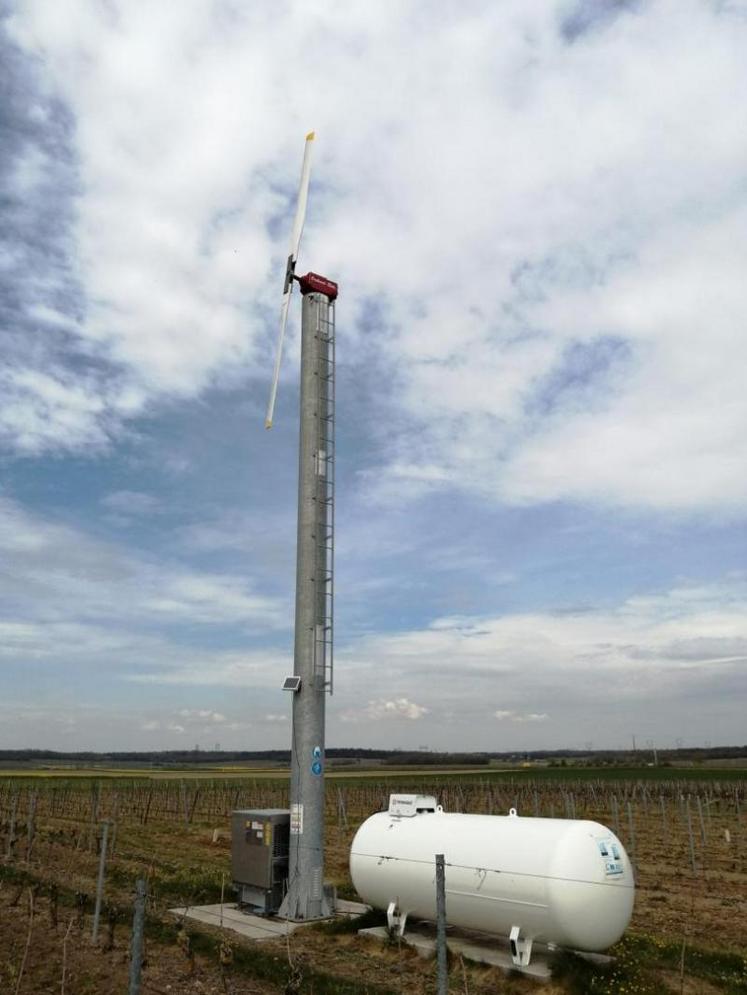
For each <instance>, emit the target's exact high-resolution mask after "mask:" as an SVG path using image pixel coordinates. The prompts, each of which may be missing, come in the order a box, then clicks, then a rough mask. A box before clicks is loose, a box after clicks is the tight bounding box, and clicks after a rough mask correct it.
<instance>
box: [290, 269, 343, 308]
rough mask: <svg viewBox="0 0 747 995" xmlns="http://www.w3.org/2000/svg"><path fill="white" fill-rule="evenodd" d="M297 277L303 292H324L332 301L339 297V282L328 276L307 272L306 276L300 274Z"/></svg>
mask: <svg viewBox="0 0 747 995" xmlns="http://www.w3.org/2000/svg"><path fill="white" fill-rule="evenodd" d="M296 279H297V280H298V285H299V287H300V288H301V293H302V294H324V295H325V297H329V299H330V301H334V300H335V299H336V298H337V290H338V287H337V284H336V283H335V282H334V281H333V280H328V279H327V277H326V276H319V274H318V273H307V274H306V276H298V277H296Z"/></svg>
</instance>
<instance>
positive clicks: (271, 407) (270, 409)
mask: <svg viewBox="0 0 747 995" xmlns="http://www.w3.org/2000/svg"><path fill="white" fill-rule="evenodd" d="M292 286H293V284H291V285H290V286H289V287H288V289H287V290H286V292H285V293H284V294H283V303H282V304H281V305H280V335H279V336H278V351H277V354H276V355H275V369H274V371H273V374H272V386H271V387H270V401H269V404H268V405H267V414H266V415H265V428H272V418H273V415H274V414H275V398H276V397H277V393H278V380H279V379H280V363H281V360H282V358H283V339H284V338H285V326H286V324H287V323H288V305H289V304H290V299H291V287H292Z"/></svg>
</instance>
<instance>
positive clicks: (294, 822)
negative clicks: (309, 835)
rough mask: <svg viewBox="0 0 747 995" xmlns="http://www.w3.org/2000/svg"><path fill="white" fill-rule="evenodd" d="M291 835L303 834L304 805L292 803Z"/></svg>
mask: <svg viewBox="0 0 747 995" xmlns="http://www.w3.org/2000/svg"><path fill="white" fill-rule="evenodd" d="M290 832H291V836H303V805H291V817H290Z"/></svg>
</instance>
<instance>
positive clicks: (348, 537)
mask: <svg viewBox="0 0 747 995" xmlns="http://www.w3.org/2000/svg"><path fill="white" fill-rule="evenodd" d="M0 12H1V13H2V17H1V20H0V25H1V27H2V37H1V40H0V46H1V49H2V50H1V51H0V73H1V74H2V100H1V101H0V127H1V128H2V136H1V140H0V176H1V177H2V181H1V182H2V198H1V200H0V205H1V206H0V210H1V211H2V218H1V224H0V308H1V314H2V325H1V326H0V327H1V330H2V336H3V340H2V351H1V353H0V747H6V748H7V747H25V746H38V747H42V746H44V747H54V748H68V749H73V748H78V749H83V748H133V747H138V748H143V749H146V748H157V747H164V748H176V747H182V746H187V747H192V746H194V744H195V743H199V744H200V745H201V746H203V747H212V746H213V745H214V744H215V743H220V744H221V746H222V747H224V748H229V747H230V748H245V749H257V748H260V747H263V746H271V747H286V746H288V744H289V740H290V731H289V721H288V712H289V708H288V706H289V701H288V697H287V695H285V694H284V693H283V692H282V691H280V690H279V686H280V683H281V681H282V678H283V677H284V676H285V674H286V673H289V672H290V671H291V670H292V663H291V659H292V638H293V634H292V629H291V622H292V605H293V582H294V577H293V570H294V557H295V493H296V492H295V486H296V485H295V474H296V448H295V447H296V436H297V424H296V416H297V386H298V376H297V366H298V346H299V341H298V331H299V319H298V310H297V307H298V301H296V304H295V308H294V310H293V312H292V316H291V322H290V329H289V331H290V335H289V344H288V346H289V347H288V351H287V356H286V362H285V364H284V368H283V374H282V380H281V386H280V395H279V406H278V410H277V415H276V425H275V428H274V429H273V431H272V432H266V431H265V430H264V428H263V413H264V407H265V404H266V400H267V394H268V386H269V377H270V371H271V366H272V361H273V348H274V340H275V334H276V331H275V330H276V324H277V312H278V305H279V300H280V291H281V286H282V277H283V268H284V256H285V254H286V252H287V248H286V246H287V239H288V234H289V229H290V220H291V217H292V213H293V209H294V198H295V189H296V185H297V180H298V173H299V168H300V160H301V155H302V151H303V138H304V135H305V133H306V132H307V131H309V130H310V129H312V128H314V129H316V132H317V142H316V148H315V160H314V167H313V174H312V186H311V197H310V207H309V217H308V221H307V227H306V231H305V235H304V244H303V246H302V252H301V258H300V261H299V269H300V271H301V272H304V271H305V270H306V269H309V268H311V269H314V270H315V271H317V272H321V273H324V274H326V275H328V276H329V277H331V278H333V279H336V280H338V281H339V283H340V287H341V293H340V299H339V304H338V314H337V317H338V347H337V351H338V360H339V362H338V454H337V455H338V465H337V478H338V491H337V495H338V510H337V520H338V536H337V576H336V588H337V659H336V663H337V670H336V693H335V695H334V697H333V698H332V699H331V701H330V710H329V730H328V743H329V744H330V745H338V746H342V745H365V746H388V745H392V746H402V747H413V746H419V745H427V746H429V747H431V748H450V749H467V748H474V749H494V750H504V749H513V748H527V749H531V748H540V747H583V746H584V745H585V744H587V743H593V744H594V745H595V746H598V747H602V746H612V747H615V746H627V745H629V744H630V742H631V736H632V735H636V737H637V740H638V742H639V743H640V744H644V743H645V742H646V741H647V740H655V742H656V743H657V745H660V746H667V745H674V744H675V743H676V742H677V740H682V741H684V742H685V743H687V744H698V745H702V744H703V743H705V742H712V743H713V744H716V743H743V742H745V740H747V722H745V717H744V700H745V695H746V694H747V680H745V660H746V659H747V613H746V611H745V609H747V556H746V553H747V541H746V539H747V537H746V535H745V532H746V530H745V510H746V509H745V494H746V492H747V460H745V443H746V442H747V438H746V436H747V430H746V428H747V389H745V367H746V360H747V338H746V337H745V327H744V326H745V317H744V316H745V310H746V309H745V304H746V302H747V290H746V289H745V263H746V262H747V142H745V107H747V60H746V59H745V55H744V53H745V51H747V3H745V2H744V0H650V2H646V0H640V2H633V0H629V2H622V0H620V2H612V0H502V2H500V3H495V2H487V0H485V2H483V0H467V2H460V3H452V2H445V0H444V2H428V3H426V2H424V0H405V2H400V0H397V2H394V0H383V2H382V3H379V4H372V3H370V2H359V0H344V2H335V0H267V2H263V0H259V2H255V3H241V2H238V0H184V2H180V3H173V2H170V0H151V2H148V3H140V2H132V0H129V2H117V0H96V2H94V0H89V2H87V0H55V2H54V3H50V2H48V0H23V2H20V0H19V2H18V3H12V2H10V3H9V2H8V0H4V2H2V3H0Z"/></svg>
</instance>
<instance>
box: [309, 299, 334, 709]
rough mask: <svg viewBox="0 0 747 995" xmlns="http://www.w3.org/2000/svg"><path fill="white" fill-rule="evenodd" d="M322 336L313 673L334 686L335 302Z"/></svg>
mask: <svg viewBox="0 0 747 995" xmlns="http://www.w3.org/2000/svg"><path fill="white" fill-rule="evenodd" d="M317 314H318V321H317V328H316V330H315V334H316V335H317V337H318V339H319V369H318V376H317V390H318V395H317V399H318V405H317V433H318V434H317V447H316V453H317V497H316V501H317V529H316V585H317V597H316V604H317V608H316V625H315V630H314V677H315V680H316V682H317V687H320V688H323V689H324V690H325V691H326V692H328V693H329V694H332V691H333V687H334V650H333V635H334V617H333V606H334V588H335V584H334V559H335V304H334V301H330V302H329V305H328V307H327V308H323V307H320V308H319V309H318V311H317Z"/></svg>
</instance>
